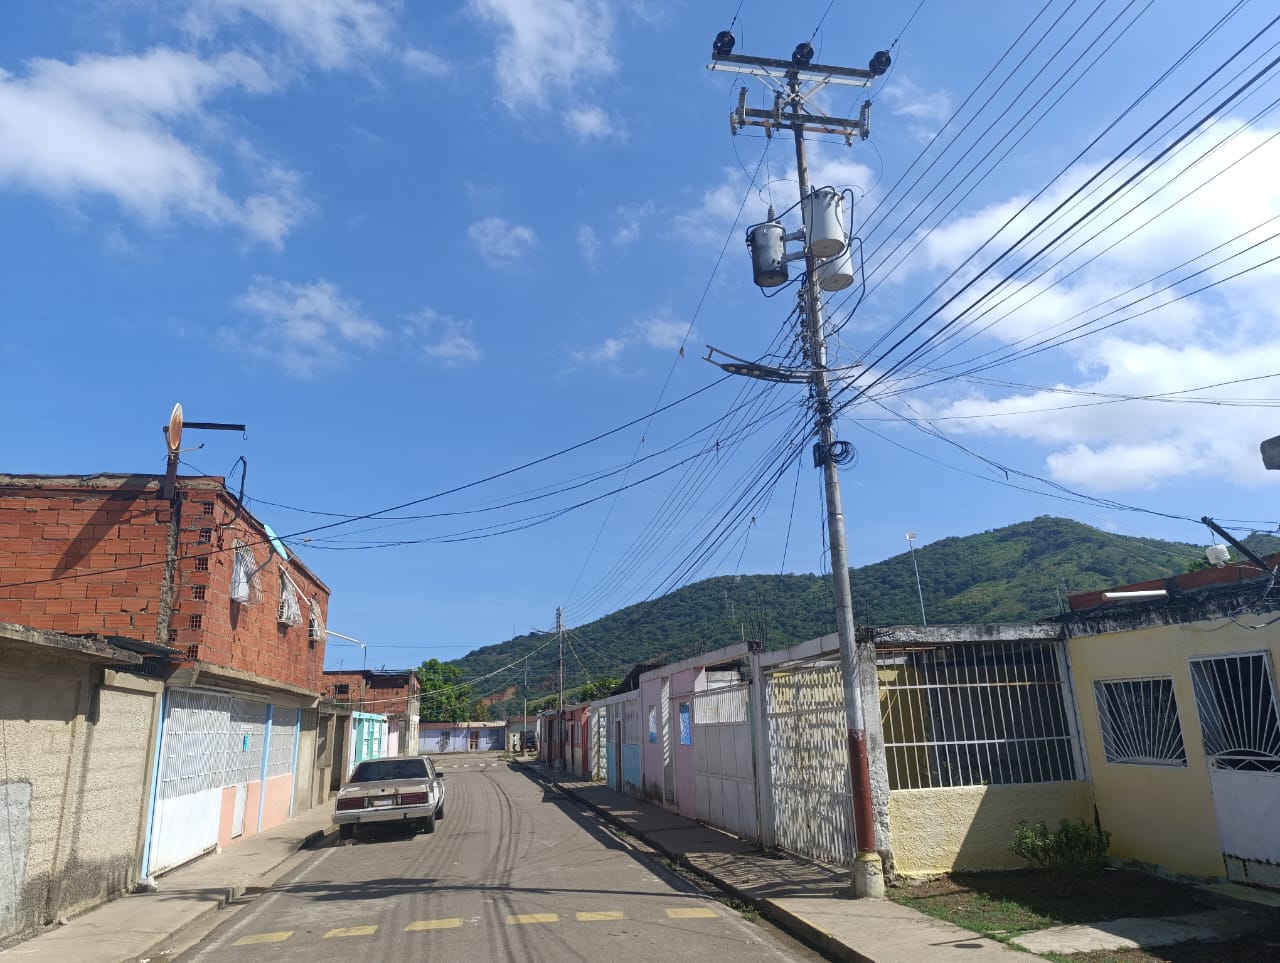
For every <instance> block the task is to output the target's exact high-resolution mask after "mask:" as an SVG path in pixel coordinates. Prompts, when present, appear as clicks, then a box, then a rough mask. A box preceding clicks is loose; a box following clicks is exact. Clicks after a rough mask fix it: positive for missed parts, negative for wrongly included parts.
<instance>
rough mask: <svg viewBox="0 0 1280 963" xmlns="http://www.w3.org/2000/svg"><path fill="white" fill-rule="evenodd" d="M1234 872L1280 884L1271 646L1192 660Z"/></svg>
mask: <svg viewBox="0 0 1280 963" xmlns="http://www.w3.org/2000/svg"><path fill="white" fill-rule="evenodd" d="M1191 682H1192V689H1193V690H1194V692H1195V699H1196V709H1197V711H1198V712H1199V714H1200V731H1201V733H1202V734H1203V736H1204V751H1205V756H1206V758H1207V760H1208V763H1209V787H1210V789H1211V790H1212V791H1213V810H1214V815H1215V816H1216V817H1217V820H1218V831H1219V833H1220V834H1221V837H1222V855H1223V859H1224V860H1225V862H1226V866H1227V876H1228V878H1230V879H1233V880H1236V881H1237V882H1241V883H1253V884H1255V885H1262V886H1280V833H1277V831H1276V827H1277V825H1280V703H1277V699H1276V683H1275V675H1274V673H1273V672H1272V668H1271V659H1270V656H1269V654H1268V653H1267V652H1248V653H1242V654H1239V655H1225V656H1212V657H1207V658H1195V659H1192V660H1191Z"/></svg>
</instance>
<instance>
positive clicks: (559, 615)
mask: <svg viewBox="0 0 1280 963" xmlns="http://www.w3.org/2000/svg"><path fill="white" fill-rule="evenodd" d="M556 641H557V642H559V643H560V697H559V698H558V699H557V700H556V708H557V709H559V710H560V711H561V712H563V711H564V613H563V612H562V611H561V610H560V609H559V608H557V609H556Z"/></svg>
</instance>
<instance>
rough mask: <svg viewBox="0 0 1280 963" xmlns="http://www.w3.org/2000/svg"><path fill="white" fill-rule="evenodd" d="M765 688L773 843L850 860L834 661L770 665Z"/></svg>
mask: <svg viewBox="0 0 1280 963" xmlns="http://www.w3.org/2000/svg"><path fill="white" fill-rule="evenodd" d="M764 694H765V715H766V717H767V724H768V738H769V765H770V767H771V771H772V773H773V812H774V824H775V825H774V831H775V835H776V838H777V840H778V845H779V846H780V847H782V848H783V849H786V850H789V851H791V852H793V853H798V854H799V855H801V856H807V857H809V858H810V859H817V860H821V861H823V862H827V863H832V864H835V865H837V866H852V865H853V863H854V860H855V859H856V857H857V847H856V845H855V840H854V833H853V824H852V820H851V818H850V813H851V811H852V810H851V798H852V797H851V793H850V787H849V756H848V746H847V744H846V742H847V732H848V729H847V727H846V725H845V716H844V689H843V685H842V682H841V675H840V666H839V665H838V664H820V665H814V666H809V667H801V668H795V669H786V670H780V671H776V672H771V673H769V674H768V675H767V676H766V677H765V693H764Z"/></svg>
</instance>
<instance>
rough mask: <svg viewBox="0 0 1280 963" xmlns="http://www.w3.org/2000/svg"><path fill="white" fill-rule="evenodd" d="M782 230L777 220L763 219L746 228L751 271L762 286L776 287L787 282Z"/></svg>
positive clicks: (785, 253)
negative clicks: (763, 220) (760, 222)
mask: <svg viewBox="0 0 1280 963" xmlns="http://www.w3.org/2000/svg"><path fill="white" fill-rule="evenodd" d="M783 233H784V231H783V229H782V225H781V224H779V223H778V222H777V221H765V222H764V223H763V224H757V225H756V226H755V227H752V228H749V229H748V230H747V247H749V248H751V273H752V274H753V275H755V282H756V284H758V285H760V287H762V288H776V287H777V286H778V285H779V284H786V283H787V247H786V244H785V243H784V242H783V240H782V235H783Z"/></svg>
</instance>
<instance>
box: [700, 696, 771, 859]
mask: <svg viewBox="0 0 1280 963" xmlns="http://www.w3.org/2000/svg"><path fill="white" fill-rule="evenodd" d="M750 698H751V686H750V685H735V686H725V687H723V688H716V689H708V690H706V691H705V692H696V693H694V696H693V726H694V731H695V735H694V737H693V761H694V799H695V801H696V807H695V808H696V814H697V817H698V819H700V820H702V821H703V822H705V823H709V824H711V825H712V826H719V827H720V828H721V829H725V830H728V831H729V832H731V833H733V834H734V835H737V836H741V837H742V838H744V839H759V838H760V827H759V824H758V821H757V818H756V782H755V765H754V761H753V759H752V751H751V720H750V717H749V715H748V711H749V707H750Z"/></svg>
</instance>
